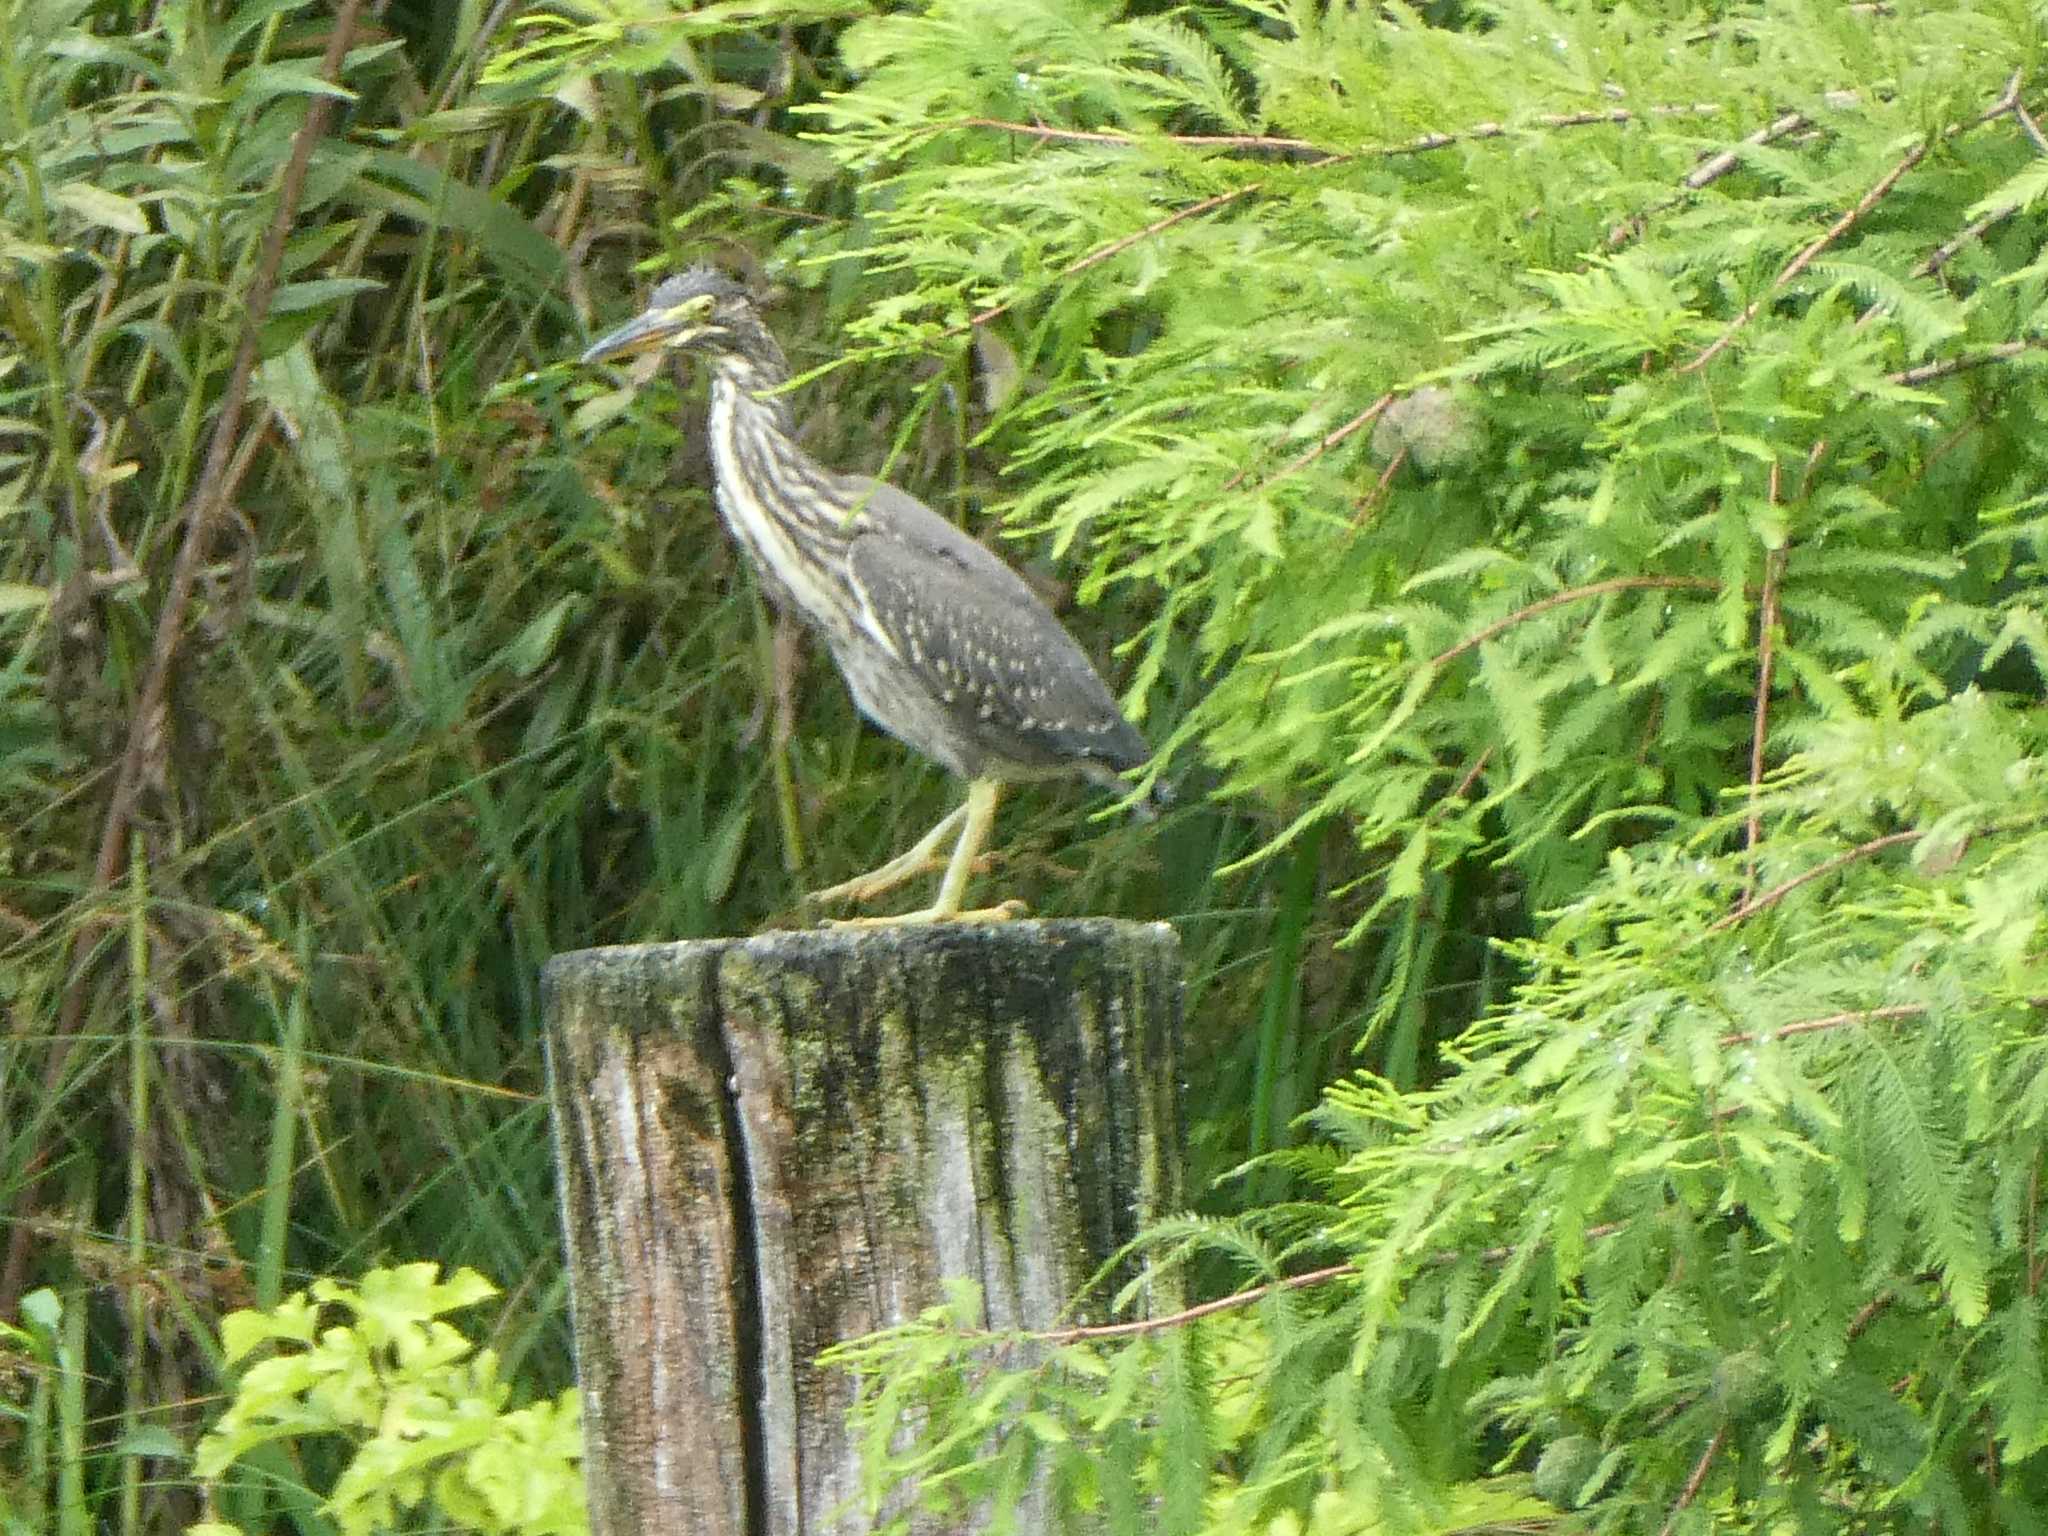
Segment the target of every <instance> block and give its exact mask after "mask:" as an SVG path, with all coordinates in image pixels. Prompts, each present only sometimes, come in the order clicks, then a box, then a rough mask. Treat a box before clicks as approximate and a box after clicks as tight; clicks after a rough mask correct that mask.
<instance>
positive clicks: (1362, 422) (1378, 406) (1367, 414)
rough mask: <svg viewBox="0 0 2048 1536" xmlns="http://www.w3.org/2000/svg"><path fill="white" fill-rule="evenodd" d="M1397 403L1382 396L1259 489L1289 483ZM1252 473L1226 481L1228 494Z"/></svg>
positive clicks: (1244, 471) (1246, 470)
mask: <svg viewBox="0 0 2048 1536" xmlns="http://www.w3.org/2000/svg"><path fill="white" fill-rule="evenodd" d="M1393 403H1394V396H1393V394H1392V393H1391V392H1389V393H1387V394H1384V395H1381V396H1380V397H1379V399H1377V400H1375V401H1373V403H1372V404H1371V405H1369V406H1367V407H1366V408H1365V409H1364V410H1362V411H1360V412H1359V413H1358V414H1357V415H1356V416H1354V417H1352V418H1351V419H1350V420H1349V421H1347V422H1345V423H1344V425H1342V426H1341V427H1337V428H1335V429H1333V430H1332V431H1329V432H1326V433H1324V434H1323V436H1322V438H1321V439H1320V440H1319V441H1318V442H1317V443H1316V444H1315V446H1314V447H1312V448H1309V449H1308V450H1306V451H1305V452H1303V453H1301V454H1298V455H1297V456H1296V457H1294V458H1292V459H1289V460H1288V461H1287V462H1286V463H1285V464H1283V465H1281V466H1280V467H1279V468H1278V469H1276V470H1274V471H1273V473H1272V474H1270V475H1268V476H1267V477H1266V478H1265V479H1264V480H1261V481H1260V482H1259V487H1258V488H1259V490H1261V491H1264V490H1268V489H1270V488H1271V487H1273V486H1275V485H1277V484H1279V483H1280V482H1281V481H1282V480H1285V479H1286V478H1287V477H1288V476H1289V475H1291V474H1293V473H1294V472H1295V471H1297V470H1301V469H1306V468H1307V467H1308V466H1309V465H1311V464H1313V463H1315V461H1316V460H1317V459H1320V458H1321V457H1322V456H1323V455H1324V454H1326V453H1328V452H1329V451H1330V450H1331V449H1332V448H1334V447H1336V446H1337V445H1338V444H1339V443H1341V442H1343V441H1344V439H1345V438H1347V437H1349V436H1351V435H1352V434H1353V433H1354V432H1357V431H1359V430H1361V429H1362V428H1365V427H1369V426H1371V425H1372V424H1373V423H1374V422H1375V421H1377V420H1379V418H1380V413H1381V412H1383V411H1385V410H1386V408H1387V407H1388V406H1390V405H1392V404H1393ZM1250 473H1251V466H1250V465H1246V466H1245V467H1244V468H1243V469H1240V470H1239V471H1238V472H1237V473H1236V474H1234V475H1232V476H1231V477H1230V478H1229V479H1228V480H1226V481H1224V482H1223V487H1222V489H1223V490H1224V491H1234V490H1236V489H1237V488H1238V486H1240V485H1242V484H1243V483H1244V479H1245V477H1246V476H1247V475H1249V474H1250Z"/></svg>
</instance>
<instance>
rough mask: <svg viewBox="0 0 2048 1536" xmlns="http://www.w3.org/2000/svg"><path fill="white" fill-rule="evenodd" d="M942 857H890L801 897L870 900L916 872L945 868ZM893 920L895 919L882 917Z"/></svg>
mask: <svg viewBox="0 0 2048 1536" xmlns="http://www.w3.org/2000/svg"><path fill="white" fill-rule="evenodd" d="M945 867H946V861H945V860H944V859H942V858H936V857H932V858H923V859H917V860H915V861H911V862H905V861H903V860H892V861H891V862H889V863H887V864H884V865H883V866H882V867H881V868H880V869H871V870H869V871H868V872H867V873H866V874H864V875H855V876H854V877H853V878H852V879H851V880H842V881H840V882H839V883H838V884H837V885H828V886H826V887H825V889H823V890H822V891H806V892H805V893H804V900H805V901H811V902H816V903H818V904H819V905H821V906H822V905H824V904H826V903H828V902H838V901H843V902H846V903H848V904H850V905H852V906H856V907H857V906H859V905H861V903H863V902H868V901H873V900H874V899H875V898H876V897H877V896H886V895H888V894H889V892H891V891H893V890H895V889H896V887H897V886H899V885H902V884H903V883H904V882H905V881H908V880H914V879H916V878H917V877H918V876H919V875H923V874H929V873H930V872H931V871H932V870H935V869H944V868H945ZM884 921H894V919H884Z"/></svg>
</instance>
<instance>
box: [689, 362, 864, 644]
mask: <svg viewBox="0 0 2048 1536" xmlns="http://www.w3.org/2000/svg"><path fill="white" fill-rule="evenodd" d="M710 428H711V460H712V466H713V468H714V469H715V470H716V472H717V486H718V510H719V512H720V514H721V515H722V516H723V518H724V520H725V525H726V527H727V528H728V529H730V530H731V532H732V536H733V537H734V538H735V539H737V540H739V542H740V546H741V548H742V549H743V550H745V552H746V554H747V556H748V558H750V559H751V560H752V561H753V562H754V565H755V567H756V569H759V570H763V571H765V572H767V573H768V575H769V577H770V579H771V583H772V584H773V585H775V586H778V587H780V588H781V589H782V590H783V591H784V592H786V593H787V594H788V595H789V597H790V598H792V599H793V600H794V601H795V602H796V604H797V606H798V607H799V608H801V609H802V610H803V611H804V613H805V615H806V616H808V617H809V618H810V619H811V620H812V621H813V622H815V623H817V624H819V625H821V626H823V628H824V629H825V630H826V632H827V633H828V634H832V635H842V634H844V633H846V632H847V631H848V630H849V629H850V628H851V626H852V623H853V617H852V615H851V614H850V613H849V612H848V611H847V608H846V603H845V600H844V599H843V598H842V597H841V596H840V595H839V594H838V593H837V592H836V591H835V590H834V589H833V587H832V586H831V585H830V584H829V583H828V582H826V581H821V580H819V579H818V578H817V577H816V576H814V575H813V574H812V568H811V562H810V560H809V559H807V558H805V557H804V555H803V554H802V552H801V551H800V550H799V549H798V548H797V546H796V541H795V539H794V538H793V537H792V536H791V535H790V534H789V533H787V532H786V531H785V530H784V529H783V528H782V526H781V524H780V523H779V522H778V521H777V520H776V518H775V516H774V514H773V513H771V512H770V511H769V510H768V508H767V507H766V506H764V505H763V504H762V502H761V499H760V493H759V491H758V490H757V488H756V479H755V476H754V475H753V474H751V473H749V472H748V470H747V468H746V466H745V465H744V464H743V463H742V457H743V453H742V449H744V450H745V452H746V453H747V454H751V456H752V457H753V459H754V462H755V463H757V464H764V465H767V464H773V463H774V462H775V455H774V450H775V449H776V448H779V447H781V446H782V445H781V444H780V443H779V442H778V443H771V442H769V441H768V440H767V439H768V438H769V437H770V436H771V435H774V436H777V437H779V435H780V434H779V433H777V432H776V428H775V424H774V422H773V420H772V419H771V417H770V413H769V412H768V410H767V409H766V407H764V406H762V405H761V404H760V402H758V401H756V400H754V399H753V398H751V397H750V396H749V395H748V394H747V393H746V392H745V390H744V389H743V388H742V387H741V386H740V385H739V383H738V382H737V381H735V380H733V379H731V378H729V377H727V376H726V375H725V374H724V373H723V372H720V373H719V374H717V375H716V376H715V377H714V379H713V381H712V385H711V419H710Z"/></svg>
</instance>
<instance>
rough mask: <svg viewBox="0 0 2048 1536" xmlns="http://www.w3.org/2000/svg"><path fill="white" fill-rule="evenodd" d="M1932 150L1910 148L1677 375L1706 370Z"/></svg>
mask: <svg viewBox="0 0 2048 1536" xmlns="http://www.w3.org/2000/svg"><path fill="white" fill-rule="evenodd" d="M1933 147H1934V141H1933V140H1932V139H1926V140H1922V141H1921V142H1920V143H1918V144H1916V145H1914V146H1913V147H1912V148H1911V149H1910V150H1908V151H1907V152H1906V154H1905V155H1904V156H1903V157H1902V158H1901V159H1900V161H1899V163H1898V164H1897V165H1895V166H1893V167H1892V168H1891V169H1890V170H1889V171H1886V172H1885V173H1884V175H1883V176H1881V177H1879V178H1878V180H1877V184H1876V185H1875V186H1873V187H1872V188H1871V189H1870V190H1869V191H1868V192H1866V193H1864V194H1863V196H1862V197H1861V198H1859V199H1858V200H1857V202H1856V205H1855V206H1854V207H1853V208H1851V209H1850V210H1849V211H1848V212H1847V213H1845V214H1843V215H1842V216H1841V217H1840V218H1838V219H1836V220H1835V222H1834V223H1832V224H1830V225H1829V226H1828V227H1827V229H1826V230H1825V231H1824V232H1823V233H1822V234H1821V235H1820V236H1819V238H1817V239H1815V240H1813V241H1811V242H1809V243H1808V245H1807V246H1806V248H1805V249H1804V250H1802V251H1800V253H1799V254H1798V255H1796V256H1794V257H1793V258H1792V259H1791V260H1790V261H1788V262H1786V263H1785V265H1784V267H1783V269H1782V270H1781V271H1780V272H1779V273H1778V275H1777V276H1776V277H1775V278H1773V279H1772V280H1771V286H1770V288H1769V289H1768V290H1766V291H1765V293H1764V295H1763V296H1762V297H1761V298H1758V299H1756V300H1754V301H1753V302H1751V303H1750V304H1749V306H1748V307H1747V308H1745V309H1744V310H1743V311H1742V313H1741V314H1739V315H1737V316H1736V317H1735V319H1734V320H1733V321H1732V322H1731V323H1730V324H1729V326H1728V328H1727V329H1726V330H1725V331H1723V332H1722V333H1721V334H1720V335H1719V336H1717V337H1716V338H1715V339H1714V340H1713V341H1712V342H1711V343H1709V344H1708V345H1707V346H1706V347H1705V348H1704V349H1703V350H1702V351H1701V352H1700V354H1699V356H1697V357H1695V358H1694V359H1693V360H1692V361H1691V362H1689V363H1685V364H1682V365H1681V366H1680V367H1679V369H1678V371H1679V372H1680V373H1694V372H1697V371H1698V370H1699V369H1701V368H1704V367H1706V366H1707V364H1708V363H1711V362H1712V361H1713V360H1714V359H1715V358H1717V357H1719V356H1720V355H1721V353H1722V352H1723V351H1725V350H1726V349H1727V347H1728V345H1729V343H1730V342H1732V341H1734V340H1735V338H1736V337H1737V336H1738V335H1739V334H1741V332H1742V329H1743V327H1744V326H1746V325H1748V324H1749V322H1750V321H1752V320H1754V319H1755V318H1756V317H1757V315H1758V314H1759V313H1761V312H1762V310H1763V307H1764V304H1765V303H1766V302H1767V301H1768V300H1769V299H1770V298H1771V296H1772V295H1773V294H1776V293H1777V292H1779V291H1780V290H1781V289H1783V288H1784V287H1785V285H1786V284H1787V283H1789V282H1791V281H1792V280H1793V279H1794V278H1796V277H1798V276H1799V274H1800V273H1802V272H1804V271H1805V270H1806V269H1807V268H1808V267H1810V266H1812V265H1813V263H1814V262H1815V261H1816V260H1817V259H1818V258H1819V256H1820V254H1821V252H1823V251H1825V250H1826V249H1827V248H1828V247H1829V246H1831V245H1833V244H1834V243H1835V242H1836V241H1837V240H1839V239H1841V238H1842V236H1843V235H1845V234H1847V233H1848V232H1849V231H1850V230H1851V229H1853V228H1855V226H1856V224H1857V222H1858V221H1859V220H1861V219H1862V218H1863V216H1864V215H1865V214H1867V213H1869V212H1870V210H1871V209H1873V208H1875V207H1876V206H1877V205H1878V204H1879V203H1880V202H1882V201H1883V200H1884V198H1885V195H1886V194H1887V193H1889V192H1890V191H1891V190H1892V188H1893V187H1896V186H1897V185H1898V184H1899V182H1900V180H1901V179H1902V178H1903V177H1904V176H1905V174H1906V173H1907V172H1908V171H1910V170H1912V169H1913V167H1914V166H1916V165H1918V164H1919V163H1920V162H1921V161H1922V160H1925V159H1926V158H1927V152H1928V151H1929V150H1930V149H1932V148H1933Z"/></svg>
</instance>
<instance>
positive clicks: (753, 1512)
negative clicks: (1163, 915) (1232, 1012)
mask: <svg viewBox="0 0 2048 1536" xmlns="http://www.w3.org/2000/svg"><path fill="white" fill-rule="evenodd" d="M1180 986H1181V977H1180V953H1179V946H1178V944H1177V942H1176V941H1175V939H1174V936H1173V933H1172V931H1171V930H1170V929H1168V928H1167V927H1165V925H1163V924H1138V923H1125V922H1114V921H1109V920H1106V919H1090V920H1086V921H1078V922H1044V923H1039V922H1020V923H1006V924H997V925H958V924H946V925H937V926H931V927H902V928H877V929H867V930H854V929H826V930H820V931H815V932H800V933H772V934H766V935H763V936H761V937H759V938H753V939H731V940H707V941H701V942H688V943H679V944H647V945H636V946H631V947H627V948H618V949H599V950H585V951H582V952H580V953H577V954H570V955H563V956H560V957H559V958H557V959H556V960H554V961H553V962H552V963H551V964H550V965H549V966H548V968H547V973H546V976H545V979H544V995H545V1000H546V1006H547V1013H548V1020H549V1023H548V1045H549V1058H550V1074H549V1075H550V1081H551V1084H552V1093H553V1098H554V1113H555V1129H556V1141H557V1151H558V1157H559V1163H560V1174H561V1192H562V1206H563V1225H564V1229H565V1232H566V1235H567V1240H568V1251H569V1271H570V1279H571V1284H572V1288H573V1292H574V1298H575V1315H576V1343H577V1357H578V1374H579V1377H580V1380H581V1382H582V1387H583V1394H584V1420H585V1437H586V1441H587V1445H588V1458H587V1464H586V1472H587V1475H588V1477H589V1480H590V1492H591V1529H592V1532H593V1536H639V1533H641V1532H648V1533H653V1532H661V1533H668V1532H678V1533H689V1536H821V1533H824V1532H828V1531H835V1530H841V1529H845V1530H853V1529H860V1528H863V1527H862V1525H861V1524H859V1523H856V1521H855V1520H854V1519H853V1518H852V1513H851V1507H850V1502H849V1501H851V1500H852V1499H853V1497H854V1495H855V1493H856V1492H857V1490H858V1488H859V1482H858V1456H857V1448H856V1447H855V1446H854V1445H853V1444H852V1442H851V1437H850V1436H849V1435H848V1434H847V1432H846V1429H845V1422H844V1420H845V1411H846V1408H847V1405H848V1404H849V1403H850V1402H851V1400H852V1382H851V1379H850V1378H847V1377H844V1376H842V1375H838V1374H833V1373H827V1372H823V1371H820V1370H819V1369H818V1368H817V1366H816V1363H815V1362H816V1357H817V1355H818V1353H819V1351H821V1350H823V1349H824V1348H826V1347H827V1346H829V1345H832V1344H835V1343H839V1342H841V1341H843V1340H846V1339H850V1338H854V1337H857V1336H858V1335H860V1334H863V1333H868V1332H871V1331H873V1330H875V1329H877V1328H882V1327H886V1326H888V1325H890V1324H892V1323H897V1322H902V1321H906V1320H908V1319H910V1318H912V1317H914V1316H916V1315H917V1313H918V1312H919V1311H921V1310H922V1309H924V1308H925V1307H928V1306H932V1305H935V1304H937V1303H938V1302H940V1301H941V1300H943V1299H944V1293H943V1289H942V1287H941V1284H940V1282H941V1280H942V1279H944V1278H950V1277H955V1276H965V1277H967V1278H969V1279H972V1280H973V1281H975V1282H976V1283H977V1284H978V1285H980V1287H981V1289H982V1294H983V1297H984V1302H985V1306H986V1309H987V1321H988V1323H989V1325H990V1326H992V1327H996V1328H1006V1327H1044V1326H1047V1325H1050V1324H1052V1323H1054V1322H1055V1321H1057V1320H1058V1319H1059V1318H1060V1317H1061V1315H1062V1309H1063V1308H1064V1307H1065V1306H1066V1304H1067V1303H1068V1301H1069V1300H1070V1298H1071V1297H1072V1296H1073V1294H1074V1293H1075V1292H1076V1290H1078V1289H1079V1287H1080V1286H1081V1285H1082V1283H1083V1282H1084V1281H1086V1280H1087V1279H1088V1277H1089V1276H1090V1275H1092V1274H1093V1273H1094V1272H1095V1270H1096V1269H1097V1268H1098V1267H1099V1266H1100V1265H1101V1264H1102V1263H1103V1262H1104V1261H1105V1260H1107V1259H1108V1258H1109V1257H1111V1256H1112V1255H1113V1254H1115V1253H1116V1251H1117V1250H1118V1249H1119V1248H1120V1247H1121V1246H1122V1245H1123V1244H1124V1243H1125V1242H1126V1241H1127V1240H1128V1239H1129V1238H1131V1237H1132V1236H1133V1235H1134V1234H1135V1233H1136V1232H1137V1231H1138V1230H1139V1228H1140V1227H1141V1226H1142V1225H1143V1224H1144V1223H1145V1222H1147V1221H1149V1220H1151V1219H1152V1218H1153V1217H1155V1216H1158V1215H1160V1214H1163V1213H1164V1212H1165V1211H1167V1210H1169V1209H1171V1208H1173V1206H1175V1205H1176V1204H1177V1203H1178V1197H1179V1188H1178V1166H1179V1146H1178V1136H1179V1130H1178V1118H1177V1106H1176V1095H1175V1085H1176V1083H1177V1080H1178V1075H1179V1060H1178V1053H1179V1040H1180Z"/></svg>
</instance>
